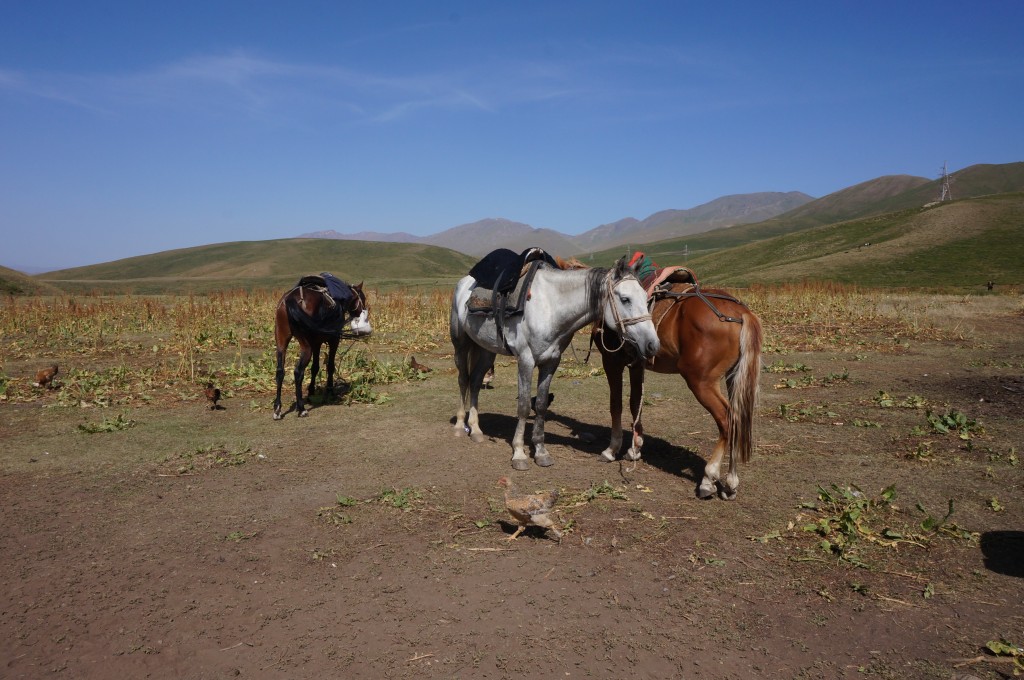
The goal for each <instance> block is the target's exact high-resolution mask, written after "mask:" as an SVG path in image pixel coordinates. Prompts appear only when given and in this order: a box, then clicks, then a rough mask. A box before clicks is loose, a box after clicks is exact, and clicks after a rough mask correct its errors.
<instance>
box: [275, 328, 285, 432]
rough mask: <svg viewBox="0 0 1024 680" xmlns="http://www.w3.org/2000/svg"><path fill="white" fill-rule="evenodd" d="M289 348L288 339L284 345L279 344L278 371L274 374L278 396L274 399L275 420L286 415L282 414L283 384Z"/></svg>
mask: <svg viewBox="0 0 1024 680" xmlns="http://www.w3.org/2000/svg"><path fill="white" fill-rule="evenodd" d="M287 350H288V341H287V340H285V342H284V346H283V347H282V346H280V345H278V348H277V373H276V375H275V376H274V377H275V378H276V379H277V397H276V398H275V399H274V420H281V418H283V417H284V416H282V415H281V385H282V384H283V383H284V355H285V352H286V351H287Z"/></svg>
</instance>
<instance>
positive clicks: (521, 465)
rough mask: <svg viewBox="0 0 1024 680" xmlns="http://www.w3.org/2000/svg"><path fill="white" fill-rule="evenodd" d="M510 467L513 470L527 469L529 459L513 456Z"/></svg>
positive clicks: (528, 467)
mask: <svg viewBox="0 0 1024 680" xmlns="http://www.w3.org/2000/svg"><path fill="white" fill-rule="evenodd" d="M512 469H513V470H529V469H530V461H529V460H527V459H526V458H513V459H512Z"/></svg>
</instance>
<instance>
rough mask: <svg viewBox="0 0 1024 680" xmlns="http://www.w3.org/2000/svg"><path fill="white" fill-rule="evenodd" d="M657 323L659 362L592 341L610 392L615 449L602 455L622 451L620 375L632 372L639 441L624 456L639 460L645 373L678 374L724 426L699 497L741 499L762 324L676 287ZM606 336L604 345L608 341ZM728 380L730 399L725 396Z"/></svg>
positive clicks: (724, 298) (707, 295) (729, 303)
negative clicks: (725, 467) (725, 461)
mask: <svg viewBox="0 0 1024 680" xmlns="http://www.w3.org/2000/svg"><path fill="white" fill-rule="evenodd" d="M652 299H653V300H655V302H654V306H653V308H652V310H651V316H652V318H653V320H654V324H655V326H656V327H657V329H658V339H659V340H660V341H661V349H660V350H659V351H658V353H657V355H656V356H655V357H654V360H653V362H643V361H639V360H637V358H636V355H635V354H634V353H633V352H632V350H631V348H630V347H629V345H628V343H627V344H625V345H622V343H621V342H620V340H619V338H618V337H617V336H616V335H615V334H614V333H611V332H609V331H608V330H605V331H604V332H603V334H602V333H598V334H596V337H595V338H594V341H595V342H596V343H597V345H598V348H599V349H600V351H601V360H602V362H603V364H604V370H605V373H606V375H607V378H608V386H609V388H610V390H611V399H610V410H611V417H612V433H611V442H610V443H609V445H608V448H607V449H605V450H604V451H603V452H602V454H601V455H602V456H603V457H604V458H605V459H606V460H614V459H615V457H616V456H617V455H618V452H619V449H620V447H621V445H622V372H623V369H624V368H626V366H629V384H630V394H629V409H630V412H631V413H632V414H633V421H634V424H633V441H632V444H631V446H630V448H629V450H628V451H627V452H626V457H627V458H629V459H631V460H637V459H639V458H640V448H641V446H643V425H642V423H641V421H640V413H641V406H642V400H643V384H644V371H645V369H650V370H653V371H657V372H658V373H679V374H680V375H681V376H682V377H683V379H684V380H685V381H686V384H687V385H688V386H689V388H690V391H692V392H693V395H694V396H695V397H696V398H697V401H699V402H700V403H701V405H702V406H703V407H704V408H706V409H707V410H708V412H709V413H710V414H711V416H712V417H713V418H714V419H715V424H717V425H718V443H717V444H715V450H714V453H713V454H712V455H711V460H709V461H708V462H707V464H706V465H705V467H704V479H703V480H702V481H701V483H700V486H699V488H698V489H697V495H698V496H700V497H701V498H707V497H710V496H712V495H714V493H715V491H716V487H717V491H718V493H719V495H720V496H721V497H722V498H725V499H729V500H732V499H734V498H735V497H736V489H737V487H738V486H739V475H738V474H737V473H736V457H737V454H739V457H740V459H741V460H742V461H743V462H747V461H749V460H750V456H751V453H752V451H753V445H754V443H753V419H754V408H755V403H756V401H757V387H758V378H759V377H760V374H761V340H762V331H761V321H760V320H759V319H758V318H757V315H756V314H754V313H753V312H751V311H750V310H749V309H748V308H747V306H746V305H744V304H743V303H742V302H739V301H738V300H736V299H735V298H734V297H732V296H730V295H728V294H727V293H726V292H725V291H721V290H715V289H709V290H701V289H700V288H699V287H698V286H695V285H691V284H681V283H675V284H671V285H670V286H666V287H664V289H663V291H662V292H661V293H656V294H655V296H654V297H653V298H652ZM602 335H603V336H604V337H602ZM723 378H725V384H726V388H727V391H728V394H729V398H728V399H726V398H725V395H723V394H722V386H721V383H722V379H723ZM726 452H729V474H728V476H726V478H725V480H724V482H723V481H722V479H721V475H720V467H721V463H722V458H723V456H724V455H725V453H726Z"/></svg>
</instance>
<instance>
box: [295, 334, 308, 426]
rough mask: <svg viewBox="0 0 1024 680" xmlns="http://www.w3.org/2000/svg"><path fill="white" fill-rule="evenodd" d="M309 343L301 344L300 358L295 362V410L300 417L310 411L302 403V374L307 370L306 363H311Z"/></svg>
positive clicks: (303, 416)
mask: <svg viewBox="0 0 1024 680" xmlns="http://www.w3.org/2000/svg"><path fill="white" fill-rule="evenodd" d="M309 357H310V348H309V345H304V344H302V343H300V344H299V360H298V361H297V362H296V363H295V410H296V411H297V412H298V414H299V417H300V418H305V417H306V416H308V415H309V411H308V410H306V407H305V406H304V405H303V403H302V376H303V375H304V374H305V372H306V365H307V364H308V363H309Z"/></svg>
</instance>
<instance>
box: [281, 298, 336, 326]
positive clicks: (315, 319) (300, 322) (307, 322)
mask: <svg viewBox="0 0 1024 680" xmlns="http://www.w3.org/2000/svg"><path fill="white" fill-rule="evenodd" d="M284 305H285V309H287V310H288V324H289V325H290V326H291V329H292V334H293V335H295V334H296V331H298V332H299V333H300V334H303V335H310V334H314V333H315V334H319V335H341V329H342V326H343V325H344V313H337V314H324V313H323V311H324V308H323V306H320V307H318V308H317V310H316V312H315V315H310V314H307V313H306V311H305V310H304V309H302V306H301V305H300V304H299V302H298V300H296V299H295V298H294V297H288V298H287V299H286V300H285V303H284Z"/></svg>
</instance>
